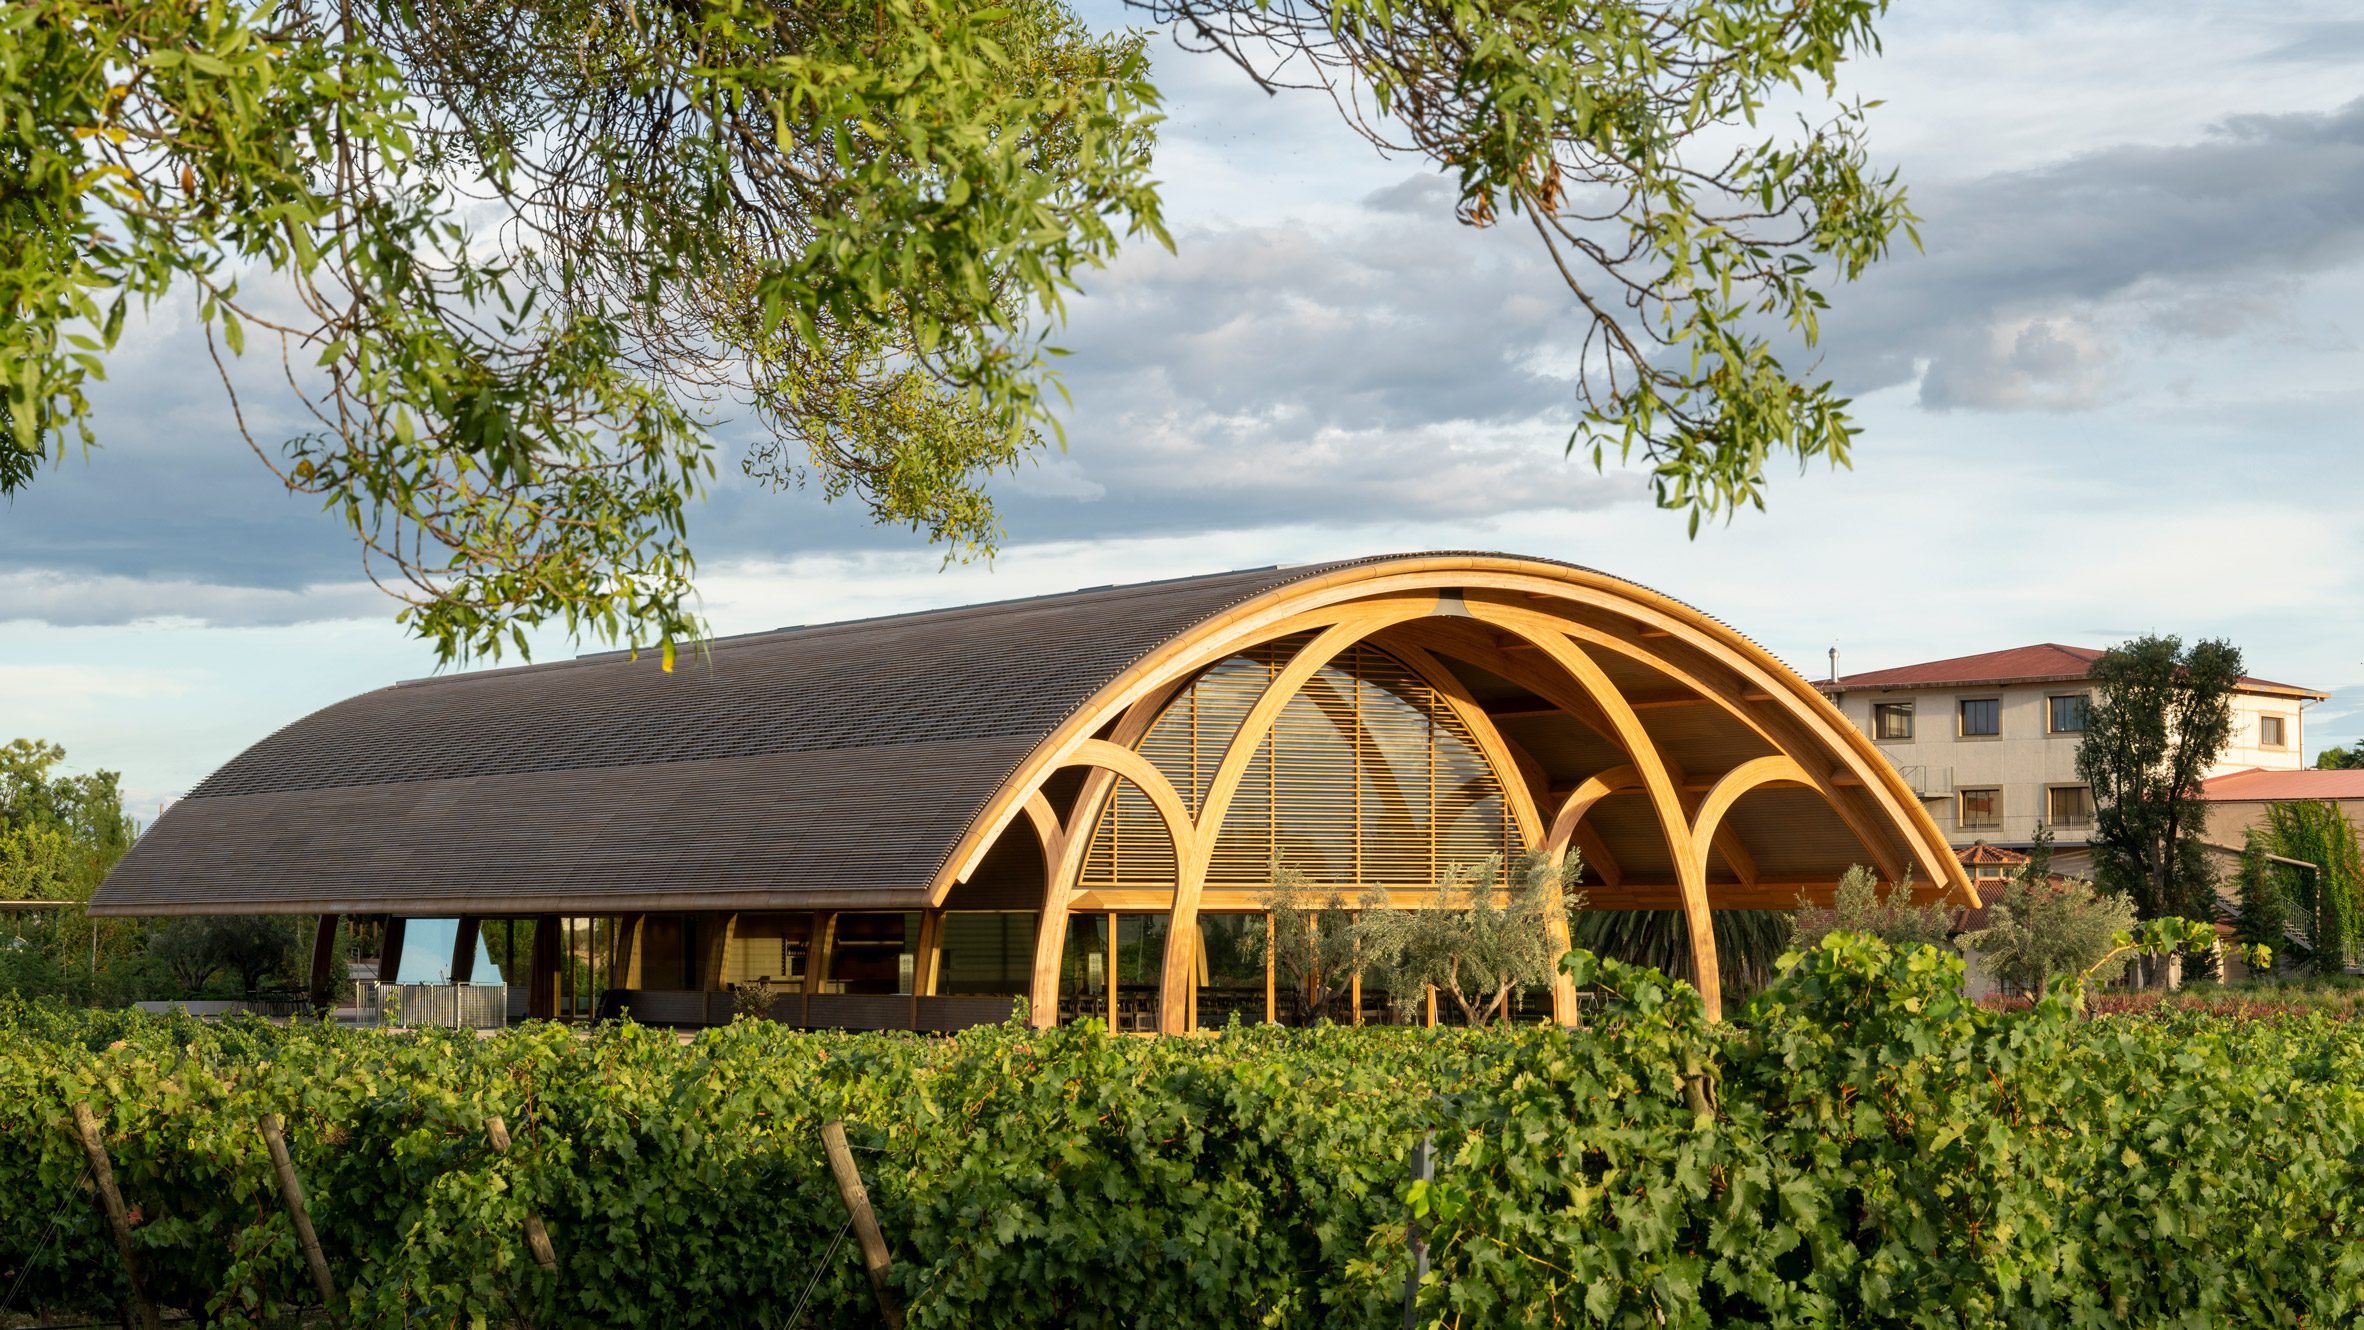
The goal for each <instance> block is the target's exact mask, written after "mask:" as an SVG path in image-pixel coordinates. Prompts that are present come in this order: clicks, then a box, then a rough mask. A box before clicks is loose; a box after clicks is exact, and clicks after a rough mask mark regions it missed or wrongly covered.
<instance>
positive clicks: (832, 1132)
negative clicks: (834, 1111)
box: [821, 1118, 903, 1330]
mask: <svg viewBox="0 0 2364 1330" xmlns="http://www.w3.org/2000/svg"><path fill="white" fill-rule="evenodd" d="M821 1148H822V1149H824V1150H826V1151H827V1152H828V1154H829V1176H830V1177H831V1178H833V1179H835V1180H836V1182H837V1197H838V1199H839V1200H841V1201H844V1202H845V1212H846V1217H847V1218H848V1219H849V1220H851V1221H852V1223H853V1226H854V1241H855V1242H856V1243H857V1244H859V1245H860V1246H861V1248H862V1269H863V1272H864V1273H866V1274H868V1275H869V1276H870V1293H871V1296H873V1297H875V1298H877V1299H878V1314H879V1315H880V1316H882V1317H884V1318H885V1319H886V1323H887V1327H888V1330H903V1306H902V1304H901V1303H899V1302H897V1301H895V1290H894V1288H893V1286H892V1285H890V1284H888V1283H887V1270H888V1268H889V1267H890V1265H891V1264H892V1262H891V1261H890V1259H889V1258H888V1256H887V1245H886V1235H885V1234H883V1233H881V1232H879V1231H878V1216H877V1215H875V1214H873V1213H871V1210H870V1191H869V1189H868V1188H866V1187H864V1186H863V1185H862V1173H861V1170H859V1169H857V1168H855V1167H854V1150H853V1147H852V1146H851V1145H848V1144H847V1143H846V1139H845V1124H844V1123H843V1122H840V1121H838V1120H837V1119H835V1118H831V1119H830V1120H829V1121H827V1122H824V1123H822V1124H821Z"/></svg>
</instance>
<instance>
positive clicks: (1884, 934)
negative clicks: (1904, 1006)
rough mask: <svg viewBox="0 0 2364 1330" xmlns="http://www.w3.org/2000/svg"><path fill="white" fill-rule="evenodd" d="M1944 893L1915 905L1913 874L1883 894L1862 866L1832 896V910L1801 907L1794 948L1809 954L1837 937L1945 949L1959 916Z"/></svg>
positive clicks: (1792, 927)
mask: <svg viewBox="0 0 2364 1330" xmlns="http://www.w3.org/2000/svg"><path fill="white" fill-rule="evenodd" d="M1943 890H1944V889H1943V888H1937V889H1936V893H1935V894H1936V899H1933V900H1932V901H1931V902H1930V903H1929V904H1926V905H1916V904H1914V903H1913V883H1912V877H1911V875H1910V874H1907V875H1906V876H1905V877H1904V878H1903V880H1901V881H1898V882H1895V883H1893V884H1891V885H1890V886H1889V888H1888V893H1887V895H1886V896H1882V895H1881V894H1880V875H1879V874H1877V873H1875V872H1873V871H1872V870H1871V869H1869V868H1867V867H1865V866H1864V865H1862V864H1856V865H1855V866H1853V867H1851V868H1849V869H1848V870H1847V871H1846V872H1845V873H1844V874H1842V875H1841V876H1840V878H1839V884H1838V886H1837V887H1836V888H1835V889H1834V890H1833V891H1832V892H1831V903H1830V904H1828V905H1809V904H1807V903H1806V902H1804V901H1802V900H1801V901H1799V902H1798V911H1797V913H1796V914H1795V915H1793V916H1791V919H1790V936H1789V945H1790V948H1791V949H1792V950H1794V951H1805V950H1808V949H1810V948H1812V947H1813V946H1814V945H1815V944H1816V943H1818V942H1820V941H1822V939H1823V938H1825V937H1827V936H1829V935H1830V934H1832V933H1869V934H1871V935H1872V936H1874V937H1877V938H1880V939H1881V940H1883V941H1885V942H1887V943H1888V945H1890V946H1892V947H1895V948H1896V949H1898V950H1899V951H1901V950H1903V949H1904V948H1906V947H1943V946H1945V945H1946V940H1947V939H1948V938H1950V937H1952V936H1953V931H1954V925H1955V923H1956V922H1957V920H1958V919H1959V918H1960V911H1959V910H1957V909H1955V908H1954V907H1952V906H1950V905H1947V904H1946V903H1945V901H1944V899H1943Z"/></svg>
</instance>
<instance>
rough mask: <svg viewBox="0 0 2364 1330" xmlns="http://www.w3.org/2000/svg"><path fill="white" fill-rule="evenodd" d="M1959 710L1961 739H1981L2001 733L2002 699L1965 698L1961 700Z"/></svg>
mask: <svg viewBox="0 0 2364 1330" xmlns="http://www.w3.org/2000/svg"><path fill="white" fill-rule="evenodd" d="M1961 708H1962V728H1961V735H1962V737H1963V738H1965V739H1975V738H1983V737H1988V736H1992V735H1997V734H2001V733H2002V732H2003V699H2001V698H1999V697H1966V698H1963V699H1962V703H1961Z"/></svg>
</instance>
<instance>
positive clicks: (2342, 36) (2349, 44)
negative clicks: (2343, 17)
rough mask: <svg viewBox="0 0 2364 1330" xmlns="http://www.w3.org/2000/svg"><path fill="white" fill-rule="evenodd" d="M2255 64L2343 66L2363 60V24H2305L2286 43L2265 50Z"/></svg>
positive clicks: (2357, 22) (2354, 21) (2360, 22)
mask: <svg viewBox="0 0 2364 1330" xmlns="http://www.w3.org/2000/svg"><path fill="white" fill-rule="evenodd" d="M2257 58H2258V59H2259V60H2264V61H2272V62H2278V63H2287V64H2324V65H2338V64H2347V63H2349V62H2350V61H2354V60H2358V59H2364V21H2359V20H2348V21H2344V22H2325V23H2306V24H2301V25H2299V28H2298V35H2297V36H2295V37H2293V38H2291V39H2290V40H2289V41H2286V42H2283V43H2281V44H2279V45H2276V46H2272V47H2269V48H2267V49H2266V50H2265V51H2263V52H2261V53H2260V54H2259V55H2258V57H2257Z"/></svg>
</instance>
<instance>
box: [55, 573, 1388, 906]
mask: <svg viewBox="0 0 2364 1330" xmlns="http://www.w3.org/2000/svg"><path fill="white" fill-rule="evenodd" d="M1354 562H1361V561H1354ZM1339 566H1341V565H1339V564H1320V565H1308V566H1303V567H1297V568H1287V569H1281V568H1260V569H1251V570H1247V571H1243V572H1233V573H1218V574H1214V575H1211V576H1206V577H1191V578H1180V579H1176V580H1172V581H1166V582H1154V583H1146V584H1139V585H1133V586H1112V587H1096V588H1092V589H1089V590H1084V591H1077V592H1071V593H1068V594H1065V595H1059V596H1042V597H1035V598H1032V599H1027V600H1014V601H1004V602H1000V603H998V604H991V605H971V606H962V607H959V608H955V609H944V610H933V611H926V612H922V613H917V614H903V615H895V616H891V617H887V618H879V619H866V620H860V621H856V622H851V623H840V624H826V625H821V626H817V627H810V628H793V629H782V630H780V631H778V632H771V633H760V634H753V635H749V636H745V637H736V638H729V639H725V640H721V641H717V642H715V643H713V644H712V649H711V651H710V652H709V653H707V654H705V655H702V656H701V655H684V656H683V658H682V659H681V660H680V661H679V663H678V664H677V665H676V667H675V669H674V670H673V672H671V673H666V672H664V671H663V670H662V669H660V668H659V666H658V663H657V660H656V658H655V657H654V656H653V655H652V654H648V653H643V654H642V656H641V657H640V658H639V659H637V660H634V659H632V658H630V657H629V656H626V655H621V654H614V653H610V654H604V655H597V656H586V657H583V658H581V659H578V660H568V661H555V662H551V663H548V664H538V665H528V666H520V667H516V668H511V669H500V670H481V671H473V672H469V673H465V674H456V675H447V676H443V677H440V678H433V679H424V680H418V681H414V682H411V683H403V684H395V685H393V686H391V687H386V688H380V689H377V690H375V691H373V692H368V693H363V694H361V695H360V696H358V697H354V698H350V699H347V700H346V701H343V702H339V703H337V704H336V705H334V706H331V707H327V708H325V709H323V710H321V711H318V712H315V713H313V714H312V715H310V716H306V717H305V718H303V719H302V720H299V721H297V722H295V723H294V724H292V725H289V726H286V727H285V728H283V729H281V730H279V731H278V732H277V733H274V734H272V735H270V736H269V737H267V738H265V739H263V740H262V741H261V742H259V743H257V744H255V745H254V746H253V747H251V748H249V749H247V750H246V751H245V752H244V753H241V754H240V755H239V756H237V757H236V758H234V759H232V760H231V761H230V763H229V764H228V765H227V766H224V767H223V768H222V769H221V770H219V771H217V772H215V773H214V774H213V775H211V776H210V777H208V778H207V779H206V780H205V781H204V782H203V783H202V784H200V785H199V786H198V787H197V788H196V789H195V790H193V791H191V792H190V794H189V797H187V798H185V799H182V800H180V801H179V802H177V803H175V804H173V805H172V807H171V808H170V809H168V810H166V812H165V813H164V815H163V816H162V817H161V818H159V819H158V820H157V822H156V824H155V825H154V826H153V827H151V828H150V829H149V830H148V832H147V833H146V834H145V835H143V836H141V837H140V838H139V840H138V841H137V842H136V843H135V844H134V845H133V847H132V850H131V853H130V854H129V855H127V856H126V857H125V858H124V860H123V862H122V863H121V864H120V865H118V866H117V867H116V869H115V871H114V872H113V873H112V874H111V875H110V876H109V877H108V879H107V881H106V883H105V884H104V885H103V886H102V887H101V888H100V890H99V893H98V895H97V897H96V899H95V900H94V902H93V903H94V905H95V906H97V907H99V908H100V909H101V910H102V912H111V913H140V912H171V911H175V910H187V909H190V908H192V907H194V906H195V905H197V904H200V903H202V904H205V905H216V906H220V907H223V908H224V909H227V910H241V909H283V910H295V909H298V908H300V907H301V906H303V905H305V904H311V905H314V906H317V907H319V908H323V909H325V908H327V906H326V905H325V904H324V903H325V902H332V901H333V902H369V901H385V900H402V901H405V902H408V903H409V906H408V908H409V909H410V910H411V911H412V912H430V911H431V909H433V908H435V907H438V906H440V907H441V908H444V909H448V910H450V911H452V912H458V911H462V910H466V911H470V912H480V913H497V912H500V911H501V910H502V909H503V908H504V907H505V906H506V907H511V908H520V909H531V908H533V905H534V902H536V901H548V900H550V899H552V898H555V897H566V898H572V899H575V900H578V901H580V900H584V899H594V900H603V901H621V900H627V899H634V898H638V897H642V896H648V895H687V896H693V897H694V896H698V895H700V894H702V893H703V894H710V895H711V894H713V893H729V894H730V895H731V901H730V902H725V903H724V905H718V908H722V907H724V906H725V905H727V907H728V908H740V907H741V906H742V905H747V906H748V907H749V908H753V906H752V905H749V904H748V903H749V901H751V900H753V899H756V898H760V899H762V900H764V901H768V902H774V903H776V904H777V905H778V906H780V907H786V906H788V905H790V904H792V903H794V902H797V901H799V900H803V899H806V898H808V897H809V896H810V895H811V894H812V893H816V892H825V893H835V894H837V895H840V896H842V895H844V894H845V893H846V892H848V891H849V890H851V891H860V892H862V893H864V894H865V895H868V894H869V893H881V894H882V895H883V896H887V897H896V898H897V899H900V895H901V894H902V893H909V892H912V891H924V889H925V887H926V886H927V884H928V882H929V881H930V879H931V878H932V877H933V876H934V874H935V873H936V871H937V870H938V868H939V867H940V866H941V865H942V864H943V862H944V860H945V859H946V858H947V857H948V856H949V855H950V853H951V851H952V847H953V846H954V844H955V843H956V842H957V841H958V839H959V838H960V836H961V835H962V833H963V832H965V831H966V830H967V828H968V825H969V823H970V821H971V820H972V819H973V818H974V817H975V815H976V814H977V812H978V811H979V810H980V809H981V808H982V807H983V805H984V804H985V802H986V801H987V800H988V799H989V798H991V796H992V793H993V791H994V790H995V789H996V788H998V787H999V785H1000V784H1001V782H1002V781H1003V780H1004V779H1006V778H1007V777H1008V775H1009V774H1010V773H1011V772H1012V771H1013V770H1015V769H1016V767H1017V766H1018V764H1019V763H1020V762H1021V761H1023V760H1024V759H1025V757H1026V755H1027V754H1028V753H1029V752H1031V751H1032V750H1033V748H1034V747H1035V745H1036V744H1037V743H1039V742H1040V741H1041V740H1042V739H1044V738H1045V737H1047V736H1048V735H1049V734H1050V733H1051V732H1052V731H1053V730H1055V729H1057V728H1058V727H1059V725H1060V724H1061V723H1062V722H1063V721H1065V720H1066V718H1067V717H1068V716H1069V715H1070V714H1071V713H1073V712H1074V710H1075V709H1076V708H1078V707H1080V706H1082V705H1083V704H1084V703H1085V702H1086V701H1088V700H1089V699H1090V698H1091V697H1092V696H1093V694H1095V693H1097V692H1098V691H1099V690H1100V689H1101V688H1102V687H1103V686H1105V685H1106V684H1107V683H1108V681H1109V680H1111V679H1113V678H1115V677H1116V676H1117V675H1118V674H1120V673H1122V672H1123V671H1124V670H1125V669H1126V667H1128V666H1130V665H1131V664H1132V663H1133V662H1134V661H1136V660H1139V659H1141V658H1142V657H1144V656H1146V655H1147V654H1149V653H1150V652H1151V651H1152V650H1154V649H1156V648H1157V647H1158V646H1160V645H1162V644H1163V643H1165V642H1167V641H1169V640H1171V639H1172V638H1174V637H1175V636H1177V635H1179V634H1180V633H1182V632H1184V631H1186V630H1188V629H1189V628H1190V627H1191V626H1192V625H1194V624H1197V623H1199V622H1201V621H1203V620H1206V619H1208V618H1210V617H1213V616H1215V615H1217V614H1220V613H1221V612H1223V611H1224V610H1226V609H1228V608H1229V607H1231V606H1233V605H1237V604H1239V603H1241V602H1243V601H1246V600H1249V599H1251V598H1253V597H1255V596H1257V595H1260V594H1262V593H1264V592H1267V591H1270V590H1273V589H1274V588H1276V587H1280V586H1284V585H1287V584H1289V583H1291V582H1296V581H1299V580H1303V579H1306V578H1310V577H1315V576H1318V575H1320V574H1322V573H1324V572H1327V571H1329V570H1331V569H1333V568H1336V567H1339ZM714 898H715V899H716V900H717V901H720V900H721V897H720V896H719V895H717V896H715V897H714ZM351 908H354V909H356V910H359V909H362V908H365V906H363V905H359V904H356V905H354V906H352V907H351ZM643 908H645V907H643ZM676 908H680V907H676ZM897 908H899V907H897Z"/></svg>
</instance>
